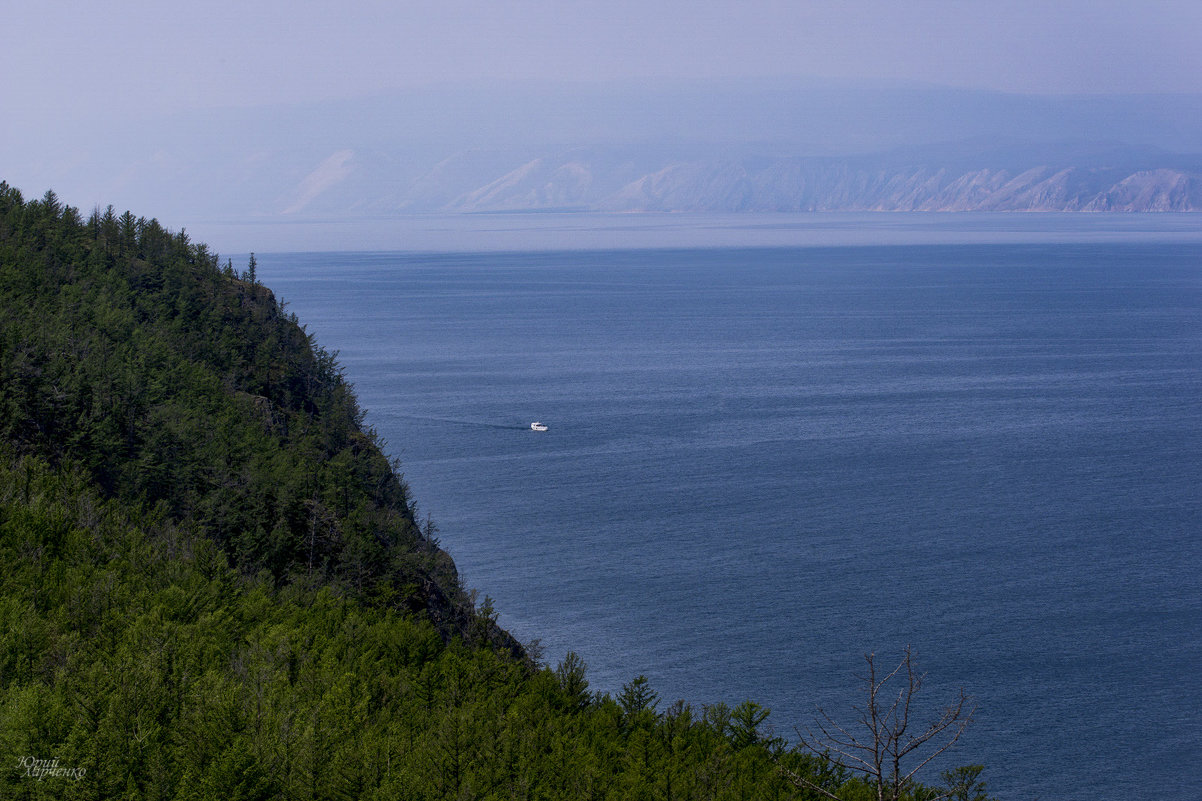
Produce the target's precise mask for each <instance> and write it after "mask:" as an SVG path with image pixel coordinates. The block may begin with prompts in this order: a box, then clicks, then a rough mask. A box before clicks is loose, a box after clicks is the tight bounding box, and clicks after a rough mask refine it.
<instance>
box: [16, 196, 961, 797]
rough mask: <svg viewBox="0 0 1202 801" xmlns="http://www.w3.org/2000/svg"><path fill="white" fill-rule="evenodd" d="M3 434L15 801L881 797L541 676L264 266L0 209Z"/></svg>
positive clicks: (717, 719)
mask: <svg viewBox="0 0 1202 801" xmlns="http://www.w3.org/2000/svg"><path fill="white" fill-rule="evenodd" d="M0 433H2V434H3V437H2V440H0V559H2V560H3V565H4V570H3V572H2V573H0V758H2V759H3V760H5V764H4V766H3V769H2V770H0V796H2V797H4V798H13V799H32V798H39V799H40V798H45V799H50V798H54V799H64V798H66V799H71V798H79V799H102V798H127V799H176V800H178V801H183V800H184V799H222V800H223V801H224V800H226V799H230V800H232V799H274V798H290V799H341V798H347V799H351V798H366V799H404V798H414V799H418V798H421V799H469V798H496V799H500V798H519V799H535V798H538V799H586V798H598V799H601V798H613V799H625V798H648V799H650V798H663V799H676V798H681V799H684V798H697V799H702V798H706V799H728V798H729V799H735V798H743V799H790V798H820V797H835V796H836V795H837V796H838V797H840V798H847V799H855V798H869V797H877V793H876V788H874V787H872V786H871V785H870V783H869V782H866V781H864V780H862V779H859V778H855V777H853V776H852V775H851V774H850V773H849V772H848V771H846V770H844V769H843V768H840V767H838V766H837V765H835V764H833V763H831V762H829V761H827V760H825V759H823V758H820V757H817V756H813V755H807V754H804V753H801V752H799V751H797V750H794V749H792V748H789V747H787V745H786V743H785V742H784V741H783V740H780V739H778V738H775V737H773V736H772V733H771V731H770V730H769V729H768V727H767V725H766V723H767V710H764V709H762V708H761V707H759V706H758V705H756V704H754V703H752V702H746V703H744V704H741V705H739V706H737V707H734V708H731V707H728V706H726V705H723V704H714V705H712V706H706V707H702V708H692V707H690V706H689V705H687V704H683V703H676V704H667V703H660V701H659V699H658V698H657V696H656V694H655V693H654V692H653V690H652V689H651V688H650V687H649V686H648V684H647V682H646V680H645V679H642V678H641V677H639V678H634V679H632V681H631V682H630V683H629V684H627V685H626V687H625V688H624V689H623V690H622V692H621V693H620V694H619V695H618V696H617V697H616V698H615V697H610V696H609V695H600V694H595V693H591V692H590V691H589V688H588V682H587V677H586V670H585V665H584V664H583V662H581V661H580V660H579V658H577V657H575V656H574V655H569V656H568V658H567V659H565V660H564V662H563V663H561V664H560V665H559V666H558V667H557V668H556V669H551V668H549V667H546V666H542V665H539V664H538V663H537V661H536V660H537V655H536V654H533V655H532V654H529V653H527V652H526V651H525V650H524V649H523V648H521V647H520V646H519V645H517V643H515V642H514V641H513V639H512V638H511V637H509V635H508V634H506V633H505V632H504V631H502V630H501V629H500V628H499V627H498V626H497V625H496V623H495V622H494V614H493V612H492V609H491V606H490V604H489V603H487V602H485V603H484V604H481V605H480V606H479V607H477V605H476V604H475V603H474V597H473V596H471V595H469V594H468V593H467V592H465V590H464V588H463V587H462V585H461V583H460V581H459V578H458V576H457V575H456V572H455V568H454V565H453V564H452V562H451V560H450V558H449V557H448V556H447V555H446V554H445V553H444V552H442V551H441V550H440V549H439V548H438V547H437V543H436V542H435V541H434V539H433V537H432V531H433V529H432V527H431V526H428V525H427V526H423V525H419V520H418V516H417V512H416V509H415V506H414V503H413V501H412V499H411V498H410V497H409V495H408V492H407V490H406V487H405V485H404V483H403V482H402V481H401V479H400V478H399V475H398V473H397V470H396V467H395V465H393V464H391V463H390V462H389V460H388V459H387V458H386V457H385V456H384V455H383V454H382V451H381V447H380V443H379V442H378V441H377V439H376V437H375V435H374V433H373V432H372V431H371V429H370V428H368V427H366V426H365V425H364V420H363V414H362V412H361V410H360V409H359V408H358V406H357V404H356V401H355V398H354V395H353V393H352V391H351V388H350V386H349V385H348V383H347V381H346V380H345V378H344V376H343V375H342V373H341V371H340V369H339V368H338V366H337V363H336V361H335V359H334V357H333V356H332V355H331V354H329V353H327V352H325V351H323V350H322V349H321V348H320V347H318V346H316V344H315V342H314V340H313V337H312V336H311V335H309V334H307V333H306V332H305V330H304V329H303V328H302V327H301V326H300V325H299V323H298V321H297V320H296V319H295V318H294V317H292V316H291V315H289V314H287V313H286V312H285V311H284V309H283V308H282V306H281V304H279V303H278V302H277V301H276V299H275V298H274V296H273V295H272V293H271V292H270V291H269V290H268V289H267V288H265V287H263V286H261V285H259V284H258V283H257V281H256V277H255V274H254V264H253V257H252V262H251V263H250V264H249V265H247V267H246V268H245V269H240V270H235V269H234V266H233V265H232V264H231V263H229V262H226V263H225V265H224V266H223V265H222V264H221V261H220V259H219V258H218V257H217V256H216V255H215V254H212V253H210V252H208V250H207V249H206V247H205V246H204V245H200V244H194V243H191V242H189V241H188V237H187V236H186V235H185V234H184V233H183V232H180V233H170V232H168V231H166V230H164V229H163V228H162V227H161V226H160V225H159V224H158V223H157V222H155V221H154V220H146V219H143V218H135V217H134V216H133V215H132V214H130V213H128V212H127V213H125V214H123V215H120V216H118V215H116V214H115V213H114V212H113V211H112V209H111V208H110V209H109V210H107V211H103V212H102V211H99V210H98V211H96V212H94V213H92V214H91V215H90V216H89V217H88V218H87V219H84V218H83V217H82V216H81V215H80V214H79V212H78V210H76V209H73V208H71V207H69V206H64V205H63V204H61V203H60V202H59V201H58V199H57V198H56V197H55V196H54V195H53V194H52V193H47V194H46V195H45V196H44V197H43V198H42V199H41V200H37V201H30V202H26V201H25V200H24V199H23V198H22V197H21V195H20V193H19V192H18V191H17V190H15V189H13V188H11V187H9V186H8V185H7V184H4V183H0ZM634 672H635V671H634V670H632V674H633V673H634ZM975 776H976V774H975V773H973V774H972V777H973V778H974V780H975ZM803 780H804V781H803ZM807 783H808V785H809V786H808V787H807V788H806V789H802V787H801V785H804V784H807ZM961 784H963V782H961ZM973 786H974V787H976V786H977V785H973ZM815 788H820V789H815ZM960 789H962V790H963V792H964V795H962V796H957V797H964V798H969V797H972V796H970V795H968V794H967V793H968V785H964V786H963V787H961V788H960ZM823 793H826V794H827V795H823ZM905 793H906V797H911V798H916V799H917V798H930V797H932V796H933V792H932V791H928V790H927V789H925V788H922V787H920V786H917V785H911V786H908V787H907V788H905ZM831 794H834V795H831Z"/></svg>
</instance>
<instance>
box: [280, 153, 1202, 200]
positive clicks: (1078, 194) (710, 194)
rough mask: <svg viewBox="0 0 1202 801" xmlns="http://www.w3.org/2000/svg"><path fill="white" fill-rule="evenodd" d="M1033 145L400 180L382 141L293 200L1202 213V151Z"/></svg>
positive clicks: (504, 168)
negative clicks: (378, 154) (1192, 154)
mask: <svg viewBox="0 0 1202 801" xmlns="http://www.w3.org/2000/svg"><path fill="white" fill-rule="evenodd" d="M1022 150H1023V149H1022V148H1021V147H1019V148H1010V149H1007V150H994V151H982V152H978V153H977V154H976V155H975V157H974V156H973V155H972V154H970V153H968V154H966V153H957V152H955V150H954V149H953V150H952V151H951V152H947V153H944V154H943V156H942V159H941V158H940V154H939V152H938V151H934V152H928V153H896V154H883V155H877V156H868V157H859V158H831V157H823V158H806V157H795V156H758V155H750V154H749V155H744V154H739V153H729V152H728V153H708V154H701V155H692V156H691V157H687V158H671V157H670V156H669V157H664V156H662V155H661V156H660V157H659V158H650V157H647V156H646V155H645V154H639V153H636V152H631V151H629V150H623V149H620V148H609V149H607V148H572V149H568V150H565V151H560V152H557V153H545V154H541V155H535V156H534V157H532V158H524V159H521V160H519V159H518V158H517V157H510V158H509V159H506V158H505V156H504V155H503V154H491V155H490V154H484V153H480V152H475V151H469V152H464V153H459V154H456V155H455V156H452V157H449V158H447V159H444V160H443V161H442V162H440V163H439V164H438V165H436V166H435V167H434V168H433V169H431V170H430V171H428V172H426V173H425V174H424V175H421V176H420V177H418V178H417V179H415V180H409V181H405V180H403V179H402V180H398V181H393V182H390V181H387V180H382V178H384V177H385V176H386V174H387V166H386V164H384V163H379V162H377V161H376V158H375V156H374V155H373V154H372V153H370V152H368V153H363V154H358V153H356V154H354V155H352V156H349V157H348V156H346V152H345V151H342V152H339V153H337V154H335V155H337V156H338V157H339V161H338V163H339V168H340V172H339V173H337V175H339V176H341V177H340V180H339V181H338V182H334V183H330V182H329V176H330V175H331V170H330V167H329V159H327V160H326V161H324V162H322V163H321V164H320V165H318V166H317V167H316V168H315V170H314V172H313V173H311V174H310V175H309V176H306V177H305V178H304V179H303V180H302V181H301V182H300V183H299V184H298V185H297V189H296V196H297V198H298V200H296V201H294V202H292V203H291V205H290V208H289V211H291V212H303V213H306V214H312V213H316V214H326V215H331V214H332V215H339V214H343V213H348V212H359V213H361V212H364V211H366V212H369V213H374V214H395V213H423V212H444V213H460V212H468V213H472V212H474V213H481V212H527V211H608V212H677V211H679V212H685V211H688V212H698V211H705V212H808V211H944V212H946V211H1056V212H1093V211H1108V212H1195V211H1202V158H1198V159H1191V158H1189V157H1183V156H1178V155H1175V154H1167V153H1161V152H1157V151H1152V150H1148V149H1144V150H1139V151H1124V150H1122V149H1112V150H1110V151H1107V150H1106V149H1101V148H1096V147H1094V148H1090V147H1089V146H1086V145H1082V146H1080V147H1079V148H1073V147H1072V146H1068V145H1064V146H1060V147H1059V148H1057V149H1055V150H1056V152H1052V151H1051V150H1049V149H1047V148H1044V149H1043V151H1042V152H1039V151H1034V152H1031V153H1029V154H1025V155H1026V158H1025V159H1024V153H1023V152H1022ZM1049 156H1050V157H1052V158H1048V157H1049ZM1041 157H1042V158H1041ZM515 162H516V163H515ZM318 179H321V180H322V181H324V182H325V183H328V184H329V185H328V186H326V189H329V190H335V191H331V192H329V194H328V196H325V197H323V194H322V193H315V192H314V186H317V185H324V184H322V183H321V182H320V181H319V180H318ZM343 181H345V185H343V186H336V184H337V183H342V182H343ZM398 187H399V188H400V191H399V192H397V191H396V189H397V188H398ZM351 199H353V202H350V201H351Z"/></svg>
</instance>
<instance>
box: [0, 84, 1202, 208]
mask: <svg viewBox="0 0 1202 801" xmlns="http://www.w3.org/2000/svg"><path fill="white" fill-rule="evenodd" d="M1199 154H1202V95H1171V96H1170V95H1152V96H1105V95H1098V96H1093V95H1082V96H1032V95H1011V94H1004V93H999V92H987V91H970V90H963V89H949V88H945V87H935V86H927V85H917V84H886V83H880V82H873V83H869V82H843V83H838V84H835V83H831V82H818V81H809V82H806V81H767V80H762V81H750V80H745V81H717V82H715V81H710V82H687V83H686V82H677V83H670V82H660V83H657V84H654V85H644V84H638V83H632V82H628V83H617V84H577V85H571V84H555V83H546V84H498V85H495V86H468V87H464V86H458V87H444V88H443V89H439V90H433V89H423V90H420V91H418V90H413V91H407V92H395V93H393V94H390V95H387V96H380V97H368V98H360V99H357V100H353V101H350V100H343V101H337V102H325V103H317V102H315V103H312V104H306V105H299V106H279V107H269V108H241V109H223V110H215V111H207V112H204V113H199V112H198V113H194V114H188V115H174V116H156V115H155V114H153V113H152V112H148V114H147V116H146V117H145V118H143V119H140V120H129V121H126V122H124V123H123V124H122V125H120V126H117V127H114V126H108V127H105V126H103V125H98V124H92V122H91V121H89V120H86V119H74V118H71V117H70V116H69V112H64V116H63V117H62V118H61V119H58V120H47V121H42V122H41V124H39V125H27V124H25V123H22V124H21V125H18V124H17V123H16V122H15V121H12V120H9V121H8V122H7V124H6V125H4V126H0V175H2V177H4V178H5V179H6V180H8V181H9V182H10V183H11V184H13V185H15V186H17V187H19V188H21V189H22V190H24V191H26V192H34V193H37V194H40V193H41V192H42V191H44V190H45V189H46V188H48V187H50V188H54V189H55V191H57V192H58V193H59V195H60V196H62V197H64V198H65V199H68V200H69V202H72V203H76V204H79V205H81V206H84V207H85V208H86V207H87V206H88V204H89V203H107V202H113V203H114V205H118V206H119V207H124V208H131V209H140V208H154V209H160V210H163V211H164V213H165V215H166V219H165V221H166V222H167V223H169V224H177V225H178V224H183V223H188V222H194V221H196V220H203V219H208V220H214V219H222V220H278V221H288V220H298V221H299V220H304V219H338V218H364V217H384V218H387V217H391V216H395V215H399V214H410V213H427V212H443V213H447V212H451V213H453V212H499V211H511V212H512V211H550V210H555V211H565V210H588V211H613V212H639V211H722V212H738V211H865V210H880V211H928V210H929V211H1199V210H1202V155H1199Z"/></svg>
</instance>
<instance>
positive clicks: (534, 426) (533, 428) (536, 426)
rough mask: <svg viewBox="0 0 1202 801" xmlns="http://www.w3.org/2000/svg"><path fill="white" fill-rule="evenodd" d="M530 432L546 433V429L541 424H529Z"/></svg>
mask: <svg viewBox="0 0 1202 801" xmlns="http://www.w3.org/2000/svg"><path fill="white" fill-rule="evenodd" d="M530 430H531V431H546V430H547V427H546V426H545V425H543V424H542V423H539V422H537V421H536V422H533V423H531V424H530Z"/></svg>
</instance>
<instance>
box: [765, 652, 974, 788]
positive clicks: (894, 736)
mask: <svg viewBox="0 0 1202 801" xmlns="http://www.w3.org/2000/svg"><path fill="white" fill-rule="evenodd" d="M864 659H865V661H867V663H868V674H867V675H865V676H860V677H858V678H860V680H861V681H863V682H864V687H865V690H866V691H867V695H868V699H867V704H866V705H865V706H863V707H854V709H855V711H856V712H857V713H859V724H860V725H859V726H857V727H855V728H854V729H848V728H844V727H843V726H841V725H839V724H838V723H836V722H835V721H834V719H833V718H831V716H830V715H828V714H827V713H826V712H825V711H824V710H822V709H819V710H818V717H817V718H816V719H815V721H814V725H813V727H812V728H811V727H806V729H805V733H804V734H803V733H802V731H801V730H800V729H798V730H797V736H798V739H799V741H800V744H801V746H802V747H803V748H805V749H806V750H808V751H811V752H812V753H814V754H816V755H818V756H821V757H825V758H828V759H833V760H834V761H835V762H836V763H838V764H839V765H842V766H844V767H846V768H848V769H850V770H852V771H855V772H858V773H862V774H864V777H865V778H866V779H867V780H868V781H869V782H870V783H871V784H872V785H873V786H874V788H875V789H876V797H877V801H899V799H901V798H902V797H903V795H904V794H905V793H906V792H907V791H908V790H909V789H910V788H911V787H912V785H913V784H914V776H915V775H916V774H917V773H918V771H920V770H922V769H923V768H924V767H925V766H926V765H927V764H929V763H930V762H931V760H933V759H935V758H936V757H937V756H939V755H940V754H942V753H943V752H944V751H947V750H948V749H949V748H951V747H952V746H953V745H955V743H956V741H957V740H959V739H960V735H961V734H963V733H964V729H965V728H967V726H968V724H969V723H971V722H972V716H973V712H975V711H976V705H975V703H974V701H973V699H972V698H971V697H970V696H968V695H966V694H965V692H964V690H963V689H961V690H960V691H959V694H958V695H957V696H956V698H955V699H954V700H953V701H952V703H950V704H949V705H948V706H946V707H944V708H943V709H942V710H941V711H940V712H939V713H938V714H936V715H935V716H934V717H933V718H931V719H930V720H929V721H928V722H926V723H925V724H923V723H917V722H916V721H915V720H914V718H915V717H916V716H917V715H918V712H917V710H916V705H915V700H914V699H915V696H916V695H917V694H918V691H919V690H921V689H922V682H923V678H924V677H925V674H920V673H918V672H917V671H916V670H915V668H914V661H913V658H912V655H911V653H910V646H908V645H907V646H906V649H905V655H904V656H903V657H902V660H901V663H900V664H898V666H897V667H895V668H894V669H893V670H891V671H889V673H888V674H886V675H885V676H884V677H879V678H878V672H877V666H876V658H875V654H866V655H865V657H864ZM895 679H896V680H897V681H895ZM891 682H892V684H891ZM899 685H900V686H899ZM895 688H896V689H895ZM786 775H788V776H789V778H790V779H791V780H792V781H793V782H794V783H795V784H797V785H798V786H800V787H807V788H809V789H811V790H814V791H816V792H818V793H820V794H822V795H824V796H826V797H827V798H831V799H834V801H840V799H839V797H838V796H836V795H834V794H833V793H832V792H831V791H830V790H828V789H826V788H824V787H821V786H819V785H817V784H815V783H813V782H812V781H809V780H808V779H806V778H805V777H803V776H799V775H797V774H794V773H792V772H791V771H786ZM953 792H955V790H954V789H949V790H948V791H947V792H945V793H942V794H937V795H933V796H931V797H930V798H928V799H926V801H938V800H939V799H947V798H950V797H951V795H952V793H953Z"/></svg>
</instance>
